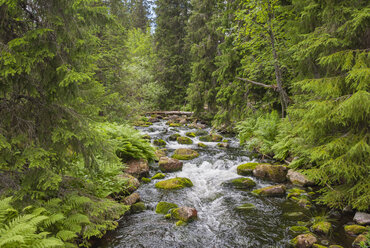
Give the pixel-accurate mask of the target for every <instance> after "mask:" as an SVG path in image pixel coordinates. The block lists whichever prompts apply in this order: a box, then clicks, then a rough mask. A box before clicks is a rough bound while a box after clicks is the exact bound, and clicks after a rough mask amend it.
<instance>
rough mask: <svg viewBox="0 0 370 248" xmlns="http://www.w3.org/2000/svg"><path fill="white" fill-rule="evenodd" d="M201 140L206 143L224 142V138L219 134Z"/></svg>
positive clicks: (202, 137)
mask: <svg viewBox="0 0 370 248" xmlns="http://www.w3.org/2000/svg"><path fill="white" fill-rule="evenodd" d="M199 140H200V141H204V142H220V141H222V136H221V135H218V134H211V135H204V136H201V137H199Z"/></svg>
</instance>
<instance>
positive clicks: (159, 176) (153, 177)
mask: <svg viewBox="0 0 370 248" xmlns="http://www.w3.org/2000/svg"><path fill="white" fill-rule="evenodd" d="M165 177H166V176H165V174H163V173H157V174H155V175H154V176H152V180H156V179H163V178H165Z"/></svg>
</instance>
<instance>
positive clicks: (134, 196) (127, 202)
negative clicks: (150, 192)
mask: <svg viewBox="0 0 370 248" xmlns="http://www.w3.org/2000/svg"><path fill="white" fill-rule="evenodd" d="M138 201H140V195H139V194H138V193H132V194H131V195H129V196H127V197H125V198H124V199H123V201H122V203H123V204H125V205H129V206H131V205H133V204H135V203H136V202H138Z"/></svg>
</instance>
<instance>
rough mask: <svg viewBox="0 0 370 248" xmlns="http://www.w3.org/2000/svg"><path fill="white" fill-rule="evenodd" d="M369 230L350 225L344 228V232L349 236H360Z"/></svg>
mask: <svg viewBox="0 0 370 248" xmlns="http://www.w3.org/2000/svg"><path fill="white" fill-rule="evenodd" d="M366 230H367V228H366V227H364V226H360V225H348V226H344V231H345V232H346V233H348V234H349V235H359V234H361V233H364V232H366Z"/></svg>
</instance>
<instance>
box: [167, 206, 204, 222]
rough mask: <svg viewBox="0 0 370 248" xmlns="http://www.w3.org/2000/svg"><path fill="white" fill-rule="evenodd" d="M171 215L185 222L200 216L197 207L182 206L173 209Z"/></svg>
mask: <svg viewBox="0 0 370 248" xmlns="http://www.w3.org/2000/svg"><path fill="white" fill-rule="evenodd" d="M171 217H172V218H174V219H178V220H182V221H185V222H190V221H193V220H195V219H197V218H198V212H197V210H196V209H195V208H191V207H180V208H175V209H172V210H171Z"/></svg>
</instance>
